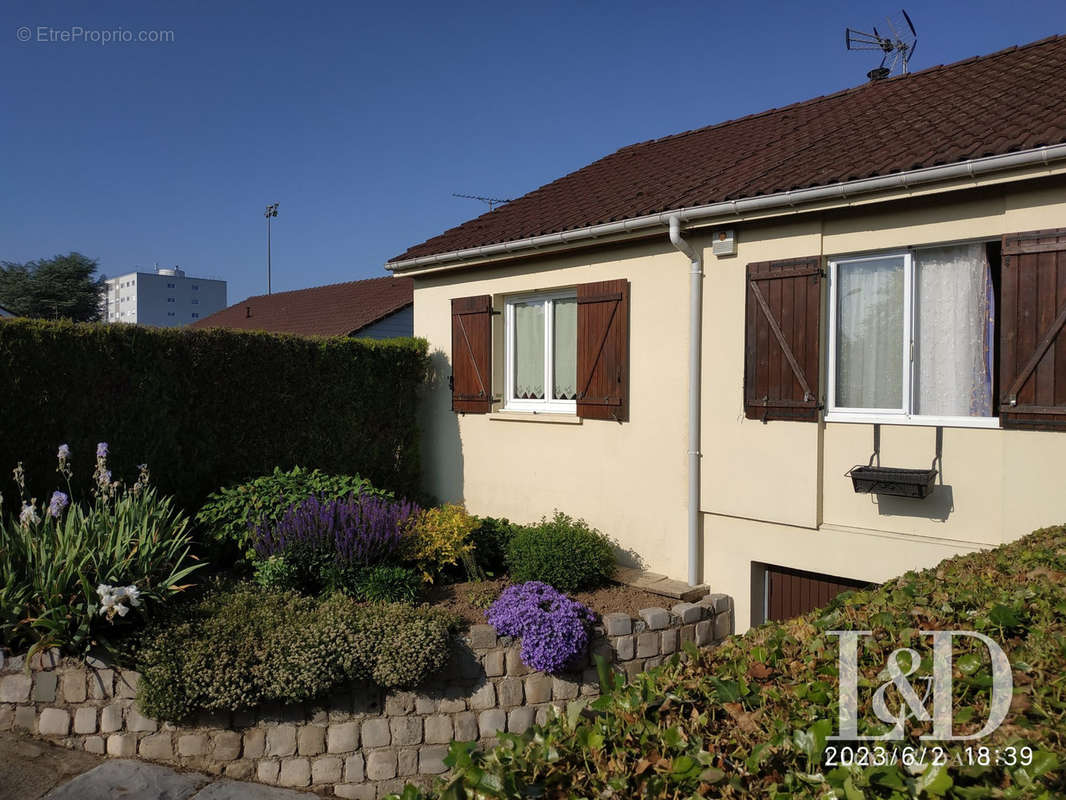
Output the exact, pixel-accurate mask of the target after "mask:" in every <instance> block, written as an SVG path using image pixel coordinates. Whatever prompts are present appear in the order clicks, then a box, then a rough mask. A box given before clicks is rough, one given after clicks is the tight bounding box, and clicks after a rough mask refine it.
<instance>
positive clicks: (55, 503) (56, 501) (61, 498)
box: [48, 492, 70, 519]
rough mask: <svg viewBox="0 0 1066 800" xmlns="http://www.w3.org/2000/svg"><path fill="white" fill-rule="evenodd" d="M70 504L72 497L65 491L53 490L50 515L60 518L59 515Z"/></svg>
mask: <svg viewBox="0 0 1066 800" xmlns="http://www.w3.org/2000/svg"><path fill="white" fill-rule="evenodd" d="M68 505H70V498H69V497H67V496H66V495H65V494H63V492H52V500H51V501H50V502H49V503H48V516H50V517H52V518H53V519H59V515H60V514H62V513H63V509H64V508H66V507H67V506H68Z"/></svg>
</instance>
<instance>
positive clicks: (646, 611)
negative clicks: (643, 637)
mask: <svg viewBox="0 0 1066 800" xmlns="http://www.w3.org/2000/svg"><path fill="white" fill-rule="evenodd" d="M637 613H638V614H640V618H641V619H642V620H644V624H645V625H647V626H648V630H651V631H661V630H662V629H663V628H665V627H666V626H667V625H669V624H670V612H669V611H667V610H666V609H665V608H658V607H653V608H642V609H641V610H640V611H639V612H637Z"/></svg>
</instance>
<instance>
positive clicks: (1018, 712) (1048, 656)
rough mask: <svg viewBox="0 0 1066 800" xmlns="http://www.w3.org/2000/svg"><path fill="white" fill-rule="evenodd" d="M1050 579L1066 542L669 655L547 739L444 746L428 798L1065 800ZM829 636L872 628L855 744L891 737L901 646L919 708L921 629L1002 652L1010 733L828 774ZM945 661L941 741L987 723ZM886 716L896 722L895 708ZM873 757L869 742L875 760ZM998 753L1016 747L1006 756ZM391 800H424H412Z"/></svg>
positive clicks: (1060, 616)
mask: <svg viewBox="0 0 1066 800" xmlns="http://www.w3.org/2000/svg"><path fill="white" fill-rule="evenodd" d="M1064 575H1066V528H1063V527H1056V528H1046V529H1043V530H1040V531H1036V532H1035V533H1033V534H1032V535H1030V536H1027V537H1025V538H1023V539H1020V540H1018V541H1016V542H1014V543H1012V544H1008V545H1004V546H1002V547H1000V548H997V549H996V550H991V551H985V552H979V553H972V554H969V555H965V556H958V557H956V558H952V559H948V560H946V561H943V562H941V564H940V565H939V566H937V567H935V568H933V569H928V570H924V571H922V572H917V573H915V572H908V573H906V574H905V575H903V576H901V577H899V578H896V579H894V580H892V581H889V582H888V583H886V584H884V585H883V586H881V587H879V588H877V589H871V590H862V591H855V592H846V593H844V594H841V595H838V596H837V598H836V599H834V600H833V601H832V602H831V603H830V604H829V605H828V606H827V607H825V608H823V609H820V610H817V611H814V612H812V613H810V614H808V615H806V616H804V617H800V618H798V619H794V620H789V621H787V622H781V623H778V622H771V623H767V624H764V625H762V626H760V627H758V628H755V629H752V630H750V631H749V632H748V633H746V634H745V635H744V636H742V637H733V638H730V639H728V640H727V641H726V642H725V643H724V644H722V645H721V646H719V647H716V648H713V649H710V650H701V651H698V652H697V651H695V650H694V649H693V650H691V651H690V652H691V657H690V658H689V659H688V660H687V661H686V662H682V661H681V660H680V659H679V658H677V657H676V656H675V657H674V658H673V659H672V660H671V662H669V663H668V664H667V665H665V666H663V667H660V668H658V669H656V670H654V671H651V672H647V673H644V674H642V675H639V676H638V677H637V678H636V679H635V680H634V681H633V682H632V683H630V684H628V685H620V684H621V683H622V682H621V681H618V680H616V679H614V678H610V677H608V676H607V671H606V669H604V670H603V673H604V674H603V682H604V683H605V684H614V686H613V689H612V688H610V687H609V686H608V687H607V688H609V689H610V690H609V691H608V692H607V693H605V694H604V696H603V697H601V698H600V699H599V700H597V701H595V702H594V703H593V704H592V710H593V711H594V712H595V713H587V712H586V713H582V711H583V708H582V705H583V703H581V701H578V703H574V704H571V705H570V706H569V707H568V708H567V710H566V713H565V714H563V715H560V716H557V717H555V718H554V719H550V720H549V722H548V723H547V724H545V725H543V726H536V727H534V728H531V729H529V730H528V731H526V732H525V733H524V734H521V735H515V734H511V733H505V734H501V735H500V744H499V746H498V747H497V748H496V749H494V750H492V751H490V752H488V753H477V752H475V751H474V747H473V743H456V744H453V745H452V749H451V753H450V755H449V756H448V758H447V760H446V762H445V763H447V764H448V765H449V766H450V767H451V768H452V777H451V778H450V780H449V783H448V785H447V786H445V787H442V789H441V791H440V792H439V793H438V794H436V795H434V796H437V797H440V798H448V800H456V799H457V798H466V797H482V796H488V795H491V797H493V798H498V799H499V800H520V799H521V798H529V797H542V798H563V797H618V798H621V797H642V798H678V797H708V798H726V797H727V798H747V797H750V798H768V799H769V800H791V799H792V798H796V799H797V800H816V799H821V798H834V797H835V798H848V800H852V799H854V800H860V799H861V798H866V800H917V798H922V800H932V799H933V798H941V799H942V800H973V799H974V798H1002V799H1003V800H1006V798H1019V799H1020V798H1026V800H1030V799H1031V800H1052V798H1061V797H1066V771H1064V768H1063V764H1062V758H1063V756H1062V753H1063V750H1062V746H1063V740H1064V731H1066V703H1063V700H1062V680H1061V677H1060V676H1061V674H1062V664H1063V657H1064V642H1066V613H1064V611H1066V581H1064V580H1063V576H1064ZM841 630H853V631H871V632H872V635H871V636H866V637H863V640H862V641H863V644H862V645H861V646H860V647H859V650H858V654H859V663H858V667H859V672H860V674H859V676H858V684H859V687H860V694H859V702H860V707H859V709H858V713H857V719H858V720H859V734H860V735H877V734H880V733H882V732H884V731H885V730H887V727H888V726H884V725H881V724H880V723H878V721H877V718H876V716H875V715H874V712H873V710H872V708H871V706H872V704H873V703H872V698H873V696H874V691H875V689H876V687H878V686H881V685H883V684H884V683H885V681H887V680H888V679H889V677H890V676H889V674H888V672H887V670H885V665H886V663H887V660H888V657H889V654H890V653H892V652H893V651H895V650H896V649H897V648H901V647H911V648H915V649H916V650H918V651H919V653H920V654H922V655H923V661H922V664H921V666H920V667H919V668H918V670H917V674H916V675H914V676H912V677H910V678H909V681H910V682H911V683H912V685H913V686H914V687H915V688H916V689H917V691H918V695H919V697H921V696H922V694H923V690H922V686H923V681H925V680H928V676H929V675H930V673H931V671H932V668H931V664H930V663H929V661H930V660H931V659H929V658H928V655H927V654H928V653H929V645H930V637H929V636H928V635H926V634H924V633H922V631H940V630H964V631H976V632H979V633H983V634H984V635H986V636H989V637H991V638H992V639H993V640H994V641H996V642H997V643H998V644H999V645H1000V647H1001V648H1002V649H1003V650H1004V652H1005V654H1006V656H1007V659H1008V660H1009V662H1010V664H1011V667H1012V669H1013V675H1014V681H1013V683H1014V695H1013V702H1011V704H1010V710H1009V711H1008V713H1007V717H1006V719H1005V720H1004V722H1003V724H1002V725H1000V726H999V727H998V728H997V729H996V730H995V731H994V732H992V733H990V734H988V735H987V736H985V737H983V738H981V739H978V740H975V741H961V742H959V741H956V742H951V741H948V742H940V741H935V740H934V741H930V740H924V741H923V740H922V739H920V738H919V737H920V736H922V735H923V734H927V733H929V730H930V726H931V723H930V722H924V723H923V722H919V721H917V720H916V719H915V718H914V717H910V718H909V719H908V720H907V723H906V732H905V736H904V738H903V739H902V740H899V741H885V742H872V743H870V753H871V756H872V757H871V758H868V759H865V761H866V762H867V763H863V761H864V759H863V758H862V756H860V755H859V754H858V753H856V761H855V763H854V765H853V766H845V767H831V766H827V765H826V764H825V759H824V748H825V746H826V736H827V735H831V734H833V733H835V732H836V731H837V725H838V719H839V714H840V708H839V697H838V686H839V680H838V676H839V671H838V670H839V665H838V655H839V640H838V638H837V637H836V636H833V635H831V633H830V632H831V631H841ZM954 649H955V653H954V665H955V669H954V670H953V677H952V692H951V702H952V709H951V711H952V718H953V720H954V723H955V727H954V728H953V730H954V731H955V732H956V733H976V732H977V730H978V729H979V728H980V727H981V726H982V725H983V724H984V721H985V720H986V719H987V716H988V710H989V709H988V705H989V686H990V685H991V683H992V671H991V664H990V660H989V657H988V654H987V653H986V652H984V647H983V645H981V644H979V643H977V642H975V641H973V640H972V639H968V638H967V639H956V642H955V647H954ZM889 702H890V703H892V705H891V706H890V708H892V709H893V711H894V710H895V708H897V707H898V706H897V705H896V704H897V703H899V702H900V700H899V699H895V700H892V701H889ZM926 702H927V707H928V705H929V701H928V699H927V700H926ZM853 713H854V712H853ZM843 744H845V745H851V744H852V743H850V742H844V743H843ZM860 744H865V743H860ZM875 746H883V748H884V749H883V750H882V751H881V754H882V755H884V754H887V755H886V756H885V758H884V759H882V758H881V755H878V754H876V753H874V749H875ZM1023 746H1025V747H1030V748H1032V753H1031V758H1026V759H1025V763H1022V758H1020V757H1019V754H1018V750H1017V748H1021V747H1023ZM1007 747H1014V748H1016V750H1015V752H1014V755H1013V756H1011V755H1010V754H1009V753H1006V752H1004V748H1007ZM986 748H987V749H986ZM982 750H984V751H985V754H984V756H982V755H981V753H980V751H982ZM997 750H998V751H999V752H1000V753H1001V754H1002V755H1003V757H1002V758H999V759H997V758H996V755H995V754H996V752H997ZM907 751H909V752H910V753H912V754H913V755H914V758H915V759H916V760H917V761H918V764H917V766H916V768H915V769H909V768H907V767H906V766H904V764H903V763H902V762H903V760H904V758H905V757H906V752H907ZM937 751H939V752H937ZM649 753H654V754H655V760H654V761H652V760H651V758H650V757H649ZM893 753H895V754H896V757H893V756H892V754H893ZM922 753H924V754H925V755H924V757H923V756H922V755H921V754H922ZM985 756H987V758H985ZM971 758H973V759H974V760H975V763H972V764H971V763H969V761H970V759H971ZM982 758H983V759H984V765H983V764H982V763H979V760H980V759H982ZM886 761H887V763H885V762H886ZM997 761H998V763H997ZM1012 762H1013V763H1012ZM923 767H925V771H924V772H920V770H921V769H922V768H923ZM484 787H491V790H490V791H488V792H486V791H485V790H484ZM403 796H404V798H405V800H417V799H418V798H421V797H424V796H425V795H423V794H422V793H421V792H419V791H417V790H414V789H413V788H411V789H410V790H409V791H407V792H405V794H404V795H403Z"/></svg>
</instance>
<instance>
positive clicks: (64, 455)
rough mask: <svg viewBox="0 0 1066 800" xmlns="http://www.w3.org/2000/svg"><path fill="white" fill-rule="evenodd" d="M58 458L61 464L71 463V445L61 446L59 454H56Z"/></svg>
mask: <svg viewBox="0 0 1066 800" xmlns="http://www.w3.org/2000/svg"><path fill="white" fill-rule="evenodd" d="M56 458H58V459H59V462H60V463H61V464H62V463H65V462H67V461H69V460H70V445H69V444H61V445H59V452H58V453H56Z"/></svg>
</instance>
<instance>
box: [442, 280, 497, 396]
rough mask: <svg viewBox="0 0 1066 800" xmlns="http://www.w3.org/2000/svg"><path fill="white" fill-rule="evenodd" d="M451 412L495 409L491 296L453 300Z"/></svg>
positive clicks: (484, 295)
mask: <svg viewBox="0 0 1066 800" xmlns="http://www.w3.org/2000/svg"><path fill="white" fill-rule="evenodd" d="M451 384H452V411H458V412H461V413H464V414H487V413H488V412H489V411H491V410H492V297H491V295H487V294H483V295H479V296H477V297H457V298H454V299H453V300H452V380H451Z"/></svg>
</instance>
